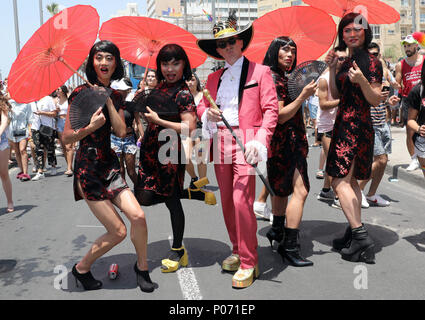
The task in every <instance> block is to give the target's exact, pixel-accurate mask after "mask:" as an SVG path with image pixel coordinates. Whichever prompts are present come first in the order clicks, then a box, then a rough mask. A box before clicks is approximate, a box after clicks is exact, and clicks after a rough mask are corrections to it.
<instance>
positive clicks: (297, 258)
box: [277, 228, 313, 267]
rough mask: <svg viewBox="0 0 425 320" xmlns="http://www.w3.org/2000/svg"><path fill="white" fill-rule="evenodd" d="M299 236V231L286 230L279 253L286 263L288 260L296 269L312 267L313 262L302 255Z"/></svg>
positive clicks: (278, 249)
mask: <svg viewBox="0 0 425 320" xmlns="http://www.w3.org/2000/svg"><path fill="white" fill-rule="evenodd" d="M298 236H299V230H298V229H289V228H285V238H284V239H283V241H282V242H281V243H280V244H279V247H278V248H277V252H278V253H279V254H280V256H281V257H282V260H283V261H284V262H285V260H287V261H288V262H289V264H290V265H292V266H294V267H310V266H312V265H313V262H312V261H310V260H308V259H305V258H303V257H302V256H301V254H300V244H299V241H298Z"/></svg>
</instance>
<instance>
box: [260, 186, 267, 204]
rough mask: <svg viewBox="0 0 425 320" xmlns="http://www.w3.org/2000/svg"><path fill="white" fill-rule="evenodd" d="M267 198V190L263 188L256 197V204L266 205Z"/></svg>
mask: <svg viewBox="0 0 425 320" xmlns="http://www.w3.org/2000/svg"><path fill="white" fill-rule="evenodd" d="M268 196H269V191H268V190H267V188H266V187H265V186H263V189H262V190H261V193H260V195H259V196H258V199H257V202H261V203H266V202H267V198H268Z"/></svg>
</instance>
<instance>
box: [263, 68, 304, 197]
mask: <svg viewBox="0 0 425 320" xmlns="http://www.w3.org/2000/svg"><path fill="white" fill-rule="evenodd" d="M272 76H273V79H274V82H275V85H276V91H277V98H278V100H279V101H283V102H284V107H285V106H287V105H289V104H290V103H292V102H293V101H292V100H291V98H290V97H289V95H288V78H287V77H286V76H285V74H284V73H276V72H272ZM269 155H270V157H269V159H268V161H267V175H268V179H269V183H270V185H271V187H272V189H273V191H274V192H275V193H276V195H277V196H279V197H288V196H289V195H291V194H292V193H293V192H294V186H293V180H294V174H295V169H298V171H299V172H300V174H301V177H302V179H303V182H304V185H305V188H306V189H307V191H310V181H309V179H308V172H307V170H308V167H307V155H308V141H307V135H306V131H305V126H304V121H303V114H302V108H299V109H298V111H297V113H296V114H295V115H294V116H293V117H292V118H291V119H289V120H288V121H286V122H285V123H284V124H279V123H278V124H277V126H276V129H275V132H274V134H273V137H272V140H271V142H270V154H269Z"/></svg>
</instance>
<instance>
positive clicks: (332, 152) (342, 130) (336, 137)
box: [326, 54, 383, 180]
mask: <svg viewBox="0 0 425 320" xmlns="http://www.w3.org/2000/svg"><path fill="white" fill-rule="evenodd" d="M364 57H365V58H364V59H365V60H366V61H365V63H364V64H365V69H364V71H363V74H364V76H365V77H366V79H367V80H368V81H369V83H371V84H372V83H382V74H383V71H382V65H381V62H380V61H379V60H378V59H377V58H376V57H374V56H373V55H370V54H367V55H365V56H364ZM353 61H354V59H353V58H347V59H346V61H345V62H344V64H343V65H342V67H341V70H340V71H339V72H338V74H337V75H336V79H335V80H336V85H337V87H338V90H339V92H340V93H341V101H340V103H339V106H338V112H337V115H336V119H335V125H334V130H333V132H332V140H331V145H330V148H329V154H328V159H327V162H326V172H327V173H328V174H329V176H331V177H335V178H344V177H346V176H347V175H348V174H349V172H350V169H351V167H352V163H353V161H355V167H354V172H353V176H354V177H355V178H356V179H357V180H367V179H369V178H370V175H371V172H372V162H373V145H374V139H375V134H374V130H373V125H372V119H371V116H370V108H371V106H370V104H369V102H368V101H367V100H366V98H365V96H364V95H363V92H362V90H361V88H360V85H358V84H355V83H351V81H350V79H349V77H348V71H349V70H350V68H352V67H353ZM357 64H358V65H359V63H357Z"/></svg>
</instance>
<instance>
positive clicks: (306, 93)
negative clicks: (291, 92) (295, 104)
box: [300, 80, 318, 101]
mask: <svg viewBox="0 0 425 320" xmlns="http://www.w3.org/2000/svg"><path fill="white" fill-rule="evenodd" d="M317 86H318V84H317V82H316V81H314V80H312V81H311V82H310V83H309V84H308V85H306V86H305V87H304V89H303V90H302V91H301V94H300V99H301V100H303V101H304V100H306V99H308V98H309V97H311V96H312V95H313V94H314V93H315V92H316V90H317Z"/></svg>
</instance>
